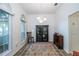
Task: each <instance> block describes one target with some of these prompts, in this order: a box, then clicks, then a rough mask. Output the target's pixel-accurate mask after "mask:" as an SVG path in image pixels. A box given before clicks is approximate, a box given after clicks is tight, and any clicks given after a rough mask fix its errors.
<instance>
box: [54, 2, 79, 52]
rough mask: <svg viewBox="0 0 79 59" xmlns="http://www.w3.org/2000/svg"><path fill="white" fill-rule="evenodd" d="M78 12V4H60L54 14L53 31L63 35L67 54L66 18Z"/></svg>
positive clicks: (67, 34)
mask: <svg viewBox="0 0 79 59" xmlns="http://www.w3.org/2000/svg"><path fill="white" fill-rule="evenodd" d="M76 11H79V4H77V3H69V4H68V3H66V4H62V5H61V7H60V8H59V9H58V10H57V12H56V16H55V17H56V21H55V24H56V25H55V30H56V31H57V32H59V33H61V34H62V35H64V50H65V51H66V52H69V37H68V36H69V33H68V32H69V31H68V16H69V15H71V14H73V13H74V12H76Z"/></svg>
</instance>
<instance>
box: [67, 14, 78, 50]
mask: <svg viewBox="0 0 79 59" xmlns="http://www.w3.org/2000/svg"><path fill="white" fill-rule="evenodd" d="M69 24H70V26H69V35H70V36H69V37H70V38H69V39H70V42H69V44H70V51H74V50H79V46H78V45H79V13H75V14H73V15H71V16H70V17H69Z"/></svg>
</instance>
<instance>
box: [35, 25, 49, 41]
mask: <svg viewBox="0 0 79 59" xmlns="http://www.w3.org/2000/svg"><path fill="white" fill-rule="evenodd" d="M36 42H48V25H36Z"/></svg>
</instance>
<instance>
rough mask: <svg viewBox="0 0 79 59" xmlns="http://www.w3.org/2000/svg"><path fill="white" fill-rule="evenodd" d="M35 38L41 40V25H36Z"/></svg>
mask: <svg viewBox="0 0 79 59" xmlns="http://www.w3.org/2000/svg"><path fill="white" fill-rule="evenodd" d="M36 40H37V42H42V26H40V25H39V26H36Z"/></svg>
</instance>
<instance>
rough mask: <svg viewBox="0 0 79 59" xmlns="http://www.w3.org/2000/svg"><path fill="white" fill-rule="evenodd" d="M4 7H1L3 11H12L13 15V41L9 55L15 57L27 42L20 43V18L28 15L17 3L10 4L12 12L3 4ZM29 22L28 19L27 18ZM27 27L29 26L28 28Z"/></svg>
mask: <svg viewBox="0 0 79 59" xmlns="http://www.w3.org/2000/svg"><path fill="white" fill-rule="evenodd" d="M1 5H3V6H4V7H0V8H1V9H3V10H5V11H10V13H12V14H13V16H12V17H11V19H10V20H11V22H12V23H11V29H12V31H11V34H12V37H11V38H12V39H11V44H10V45H11V50H10V52H9V53H8V54H7V55H14V54H15V53H16V52H17V51H18V50H19V49H20V48H21V47H22V46H23V45H24V44H25V42H26V41H23V42H21V41H20V18H21V15H23V14H24V15H25V17H27V15H26V14H25V12H24V10H23V9H22V8H21V6H20V5H19V4H16V3H11V4H8V5H9V6H10V7H9V8H10V10H9V9H8V8H7V7H6V4H1ZM25 19H26V20H27V18H25ZM26 27H27V26H26Z"/></svg>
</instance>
